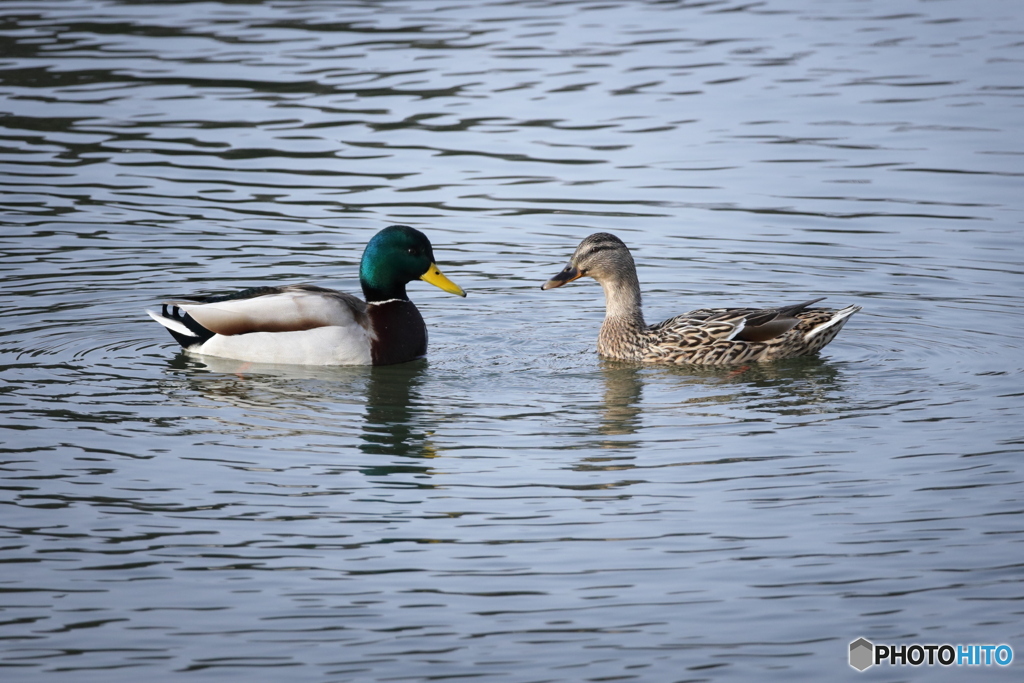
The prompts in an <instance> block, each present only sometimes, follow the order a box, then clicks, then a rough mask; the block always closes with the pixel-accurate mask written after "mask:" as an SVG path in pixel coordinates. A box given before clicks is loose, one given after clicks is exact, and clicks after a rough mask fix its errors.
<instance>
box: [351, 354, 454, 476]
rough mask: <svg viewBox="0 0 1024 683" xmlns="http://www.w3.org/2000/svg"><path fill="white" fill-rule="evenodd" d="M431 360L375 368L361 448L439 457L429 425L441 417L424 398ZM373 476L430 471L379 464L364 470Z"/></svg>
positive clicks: (370, 451)
mask: <svg viewBox="0 0 1024 683" xmlns="http://www.w3.org/2000/svg"><path fill="white" fill-rule="evenodd" d="M426 368H427V361H425V360H418V361H413V362H412V363H403V364H401V365H386V366H381V367H375V368H373V369H372V370H371V371H370V378H369V379H370V381H369V382H368V384H367V390H366V413H365V415H364V420H363V427H362V440H363V441H362V444H361V445H360V446H359V450H361V451H362V452H364V453H368V454H373V455H385V456H390V457H391V458H396V457H398V458H435V457H437V449H436V448H435V446H434V444H433V442H432V441H431V436H432V434H433V432H432V431H431V430H430V429H428V426H429V425H430V424H432V423H433V422H434V421H435V420H436V419H437V414H436V413H435V412H434V411H432V410H430V408H429V406H428V405H427V404H426V402H425V401H424V400H423V398H422V391H421V389H422V385H423V381H424V378H425V371H426ZM361 471H362V472H363V473H364V474H369V475H386V474H394V473H398V472H403V473H420V474H429V473H430V468H429V467H425V466H422V465H398V464H388V465H383V464H382V465H379V466H373V467H368V468H363V469H362V470H361Z"/></svg>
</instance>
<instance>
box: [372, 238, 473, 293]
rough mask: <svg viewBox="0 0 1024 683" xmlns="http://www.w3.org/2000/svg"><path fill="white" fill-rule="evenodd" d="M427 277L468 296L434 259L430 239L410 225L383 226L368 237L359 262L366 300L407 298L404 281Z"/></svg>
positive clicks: (431, 281) (438, 284)
mask: <svg viewBox="0 0 1024 683" xmlns="http://www.w3.org/2000/svg"><path fill="white" fill-rule="evenodd" d="M413 280H424V281H425V282H429V283H430V284H432V285H434V286H435V287H438V288H440V289H443V290H444V291H446V292H449V293H451V294H458V295H459V296H466V293H465V292H464V291H462V288H461V287H459V286H458V285H457V284H455V283H454V282H452V281H451V280H449V279H448V278H446V277H445V276H444V275H443V274H442V273H441V271H440V270H438V269H437V265H436V264H435V263H434V250H433V248H432V247H431V246H430V240H428V239H427V236H426V235H424V234H423V233H422V232H420V231H419V230H416V229H415V228H410V227H409V226H407V225H392V226H390V227H387V228H384V229H383V230H381V231H380V232H378V233H377V234H376V235H374V236H373V239H371V240H370V241H369V243H368V244H367V245H366V249H365V250H364V251H363V260H362V261H361V262H360V264H359V283H360V284H361V285H362V286H363V295H364V296H365V297H366V300H367V301H387V300H388V299H407V298H408V297H407V296H406V293H405V285H406V284H408V283H409V282H411V281H413Z"/></svg>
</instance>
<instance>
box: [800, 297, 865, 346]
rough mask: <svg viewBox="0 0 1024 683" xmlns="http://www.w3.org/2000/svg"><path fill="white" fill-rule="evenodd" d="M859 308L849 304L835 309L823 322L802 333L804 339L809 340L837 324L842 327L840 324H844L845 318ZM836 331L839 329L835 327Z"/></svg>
mask: <svg viewBox="0 0 1024 683" xmlns="http://www.w3.org/2000/svg"><path fill="white" fill-rule="evenodd" d="M819 301H820V299H819ZM860 309H861V307H860V306H857V305H856V304H851V305H850V306H847V307H846V308H843V309H841V310H838V311H836V312H835V315H833V316H832V317H831V318H829V319H828V320H827V321H826V322H823V323H822V324H820V325H818V326H817V327H815V328H814V329H812V330H811V331H810V332H808V333H807V334H805V335H804V341H810V340H811V339H813V338H814V337H816V336H817V335H818V334H820V333H821V332H824V331H825V330H827V329H830V328H832V327H835V326H837V325H838V326H839V328H842V326H843V325H845V324H846V319H847V318H849V317H850V316H851V315H853V314H854V313H856V312H857V311H859V310H860ZM838 331H839V329H838V328H837V329H836V332H838Z"/></svg>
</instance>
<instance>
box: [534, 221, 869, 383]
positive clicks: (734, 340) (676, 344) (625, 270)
mask: <svg viewBox="0 0 1024 683" xmlns="http://www.w3.org/2000/svg"><path fill="white" fill-rule="evenodd" d="M584 275H589V276H590V277H592V278H594V279H595V280H597V281H598V282H600V283H601V286H602V287H603V288H604V296H605V318H604V324H603V325H601V333H600V334H599V335H598V337H597V352H598V353H600V354H601V355H602V356H606V357H608V358H615V359H618V360H632V361H644V362H650V363H679V364H685V363H693V364H695V365H731V364H735V363H749V362H756V361H769V360H778V359H780V358H791V357H793V356H803V355H807V354H810V353H814V352H815V351H817V350H818V349H820V348H822V347H823V346H825V345H826V344H828V343H829V342H830V341H832V340H833V339H835V336H836V335H837V334H839V330H841V329H842V328H843V325H844V324H845V323H846V320H847V318H849V317H850V316H851V315H853V314H854V313H856V312H857V311H859V310H860V306H847V307H846V308H844V309H842V310H839V311H833V310H828V309H824V308H807V307H808V306H810V305H811V304H813V303H817V302H818V301H821V299H814V300H812V301H807V302H804V303H802V304H795V305H793V306H783V307H780V308H702V309H699V310H696V311H690V312H689V313H684V314H683V315H679V316H676V317H674V318H669V319H668V320H666V321H664V322H660V323H658V324H657V325H650V326H648V325H647V324H646V323H644V314H643V311H642V310H641V308H640V283H639V281H638V280H637V277H636V265H635V264H634V263H633V257H632V255H630V253H629V249H628V248H627V247H626V245H625V244H623V242H622V240H620V239H619V238H618V237H616V236H615V235H610V234H608V233H606V232H599V233H595V234H593V235H591V236H590V237H588V238H586V239H585V240H583V241H582V242H581V243H580V246H578V247H576V251H575V252H574V253H573V255H572V258H571V259H569V265H568V266H566V267H565V269H564V270H563V271H562V272H561V273H559V274H558V275H555V276H554V277H553V278H551V279H550V280H548V281H547V282H545V283H544V284H543V285H541V289H552V288H554V287H561V286H562V285H564V284H565V283H566V282H572V281H573V280H575V279H577V278H579V277H582V276H584Z"/></svg>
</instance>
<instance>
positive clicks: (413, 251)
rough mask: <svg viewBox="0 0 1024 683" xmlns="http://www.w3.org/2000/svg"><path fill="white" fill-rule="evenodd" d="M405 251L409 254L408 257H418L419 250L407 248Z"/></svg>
mask: <svg viewBox="0 0 1024 683" xmlns="http://www.w3.org/2000/svg"><path fill="white" fill-rule="evenodd" d="M406 251H408V252H409V255H410V256H419V255H420V250H419V249H417V248H416V247H409V248H408V249H406Z"/></svg>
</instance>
